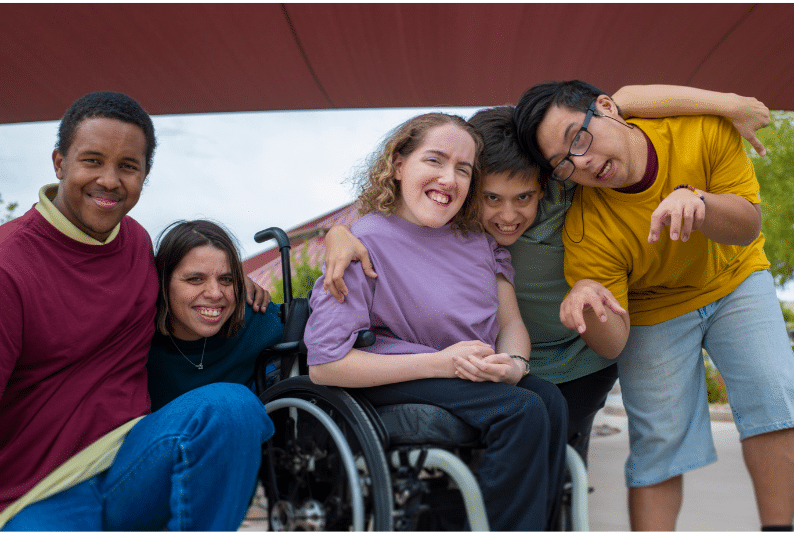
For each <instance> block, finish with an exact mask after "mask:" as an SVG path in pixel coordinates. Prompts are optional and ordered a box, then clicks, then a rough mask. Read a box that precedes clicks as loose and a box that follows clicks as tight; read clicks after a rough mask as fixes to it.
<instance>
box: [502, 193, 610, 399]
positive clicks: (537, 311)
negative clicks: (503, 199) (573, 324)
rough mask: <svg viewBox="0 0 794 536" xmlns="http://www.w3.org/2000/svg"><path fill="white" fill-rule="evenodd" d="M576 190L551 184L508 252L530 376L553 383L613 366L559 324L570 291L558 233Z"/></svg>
mask: <svg viewBox="0 0 794 536" xmlns="http://www.w3.org/2000/svg"><path fill="white" fill-rule="evenodd" d="M575 187H576V185H575V184H574V183H572V182H570V181H566V182H565V183H564V185H563V183H560V182H559V181H554V180H550V181H549V183H548V185H547V186H546V192H545V194H544V195H543V198H541V200H540V202H539V203H538V215H537V216H536V218H535V221H534V222H533V223H532V225H531V226H530V227H529V229H527V230H526V231H525V232H524V234H523V235H521V237H520V238H519V239H518V240H517V241H516V242H515V243H514V244H513V245H512V246H509V247H508V248H507V249H508V250H509V251H510V254H511V256H512V262H513V268H515V271H516V276H515V289H516V296H517V297H518V307H519V309H520V310H521V317H522V318H523V319H524V324H526V326H527V331H529V338H530V340H531V341H532V352H531V354H530V361H531V363H532V364H531V369H532V373H533V374H534V375H535V376H538V377H540V378H543V379H545V380H548V381H550V382H552V383H564V382H568V381H571V380H575V379H577V378H581V377H582V376H587V375H588V374H592V373H593V372H596V371H599V370H601V369H604V368H606V367H608V366H610V365H612V364H613V363H614V361H613V360H609V359H606V358H603V357H601V356H599V355H598V354H596V353H595V352H594V351H593V350H591V349H590V347H589V346H587V345H586V344H585V342H584V341H583V340H582V338H581V337H580V336H579V334H578V333H577V332H576V331H574V330H570V329H568V328H566V327H565V326H563V325H562V323H561V322H560V304H561V303H562V300H563V299H564V298H565V296H566V294H568V291H569V290H570V287H569V286H568V283H567V282H566V281H565V272H564V269H563V255H564V249H563V245H562V233H564V232H565V230H564V224H565V212H566V210H567V207H568V206H569V204H570V203H571V200H572V199H573V193H574V190H575Z"/></svg>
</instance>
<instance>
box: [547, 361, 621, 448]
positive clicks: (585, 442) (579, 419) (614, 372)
mask: <svg viewBox="0 0 794 536" xmlns="http://www.w3.org/2000/svg"><path fill="white" fill-rule="evenodd" d="M617 379H618V365H617V363H615V364H614V365H610V366H608V367H607V368H605V369H601V370H599V371H596V372H593V373H592V374H588V375H587V376H583V377H581V378H577V379H575V380H571V381H569V382H565V383H560V384H557V387H559V388H560V392H562V395H563V396H564V397H565V400H566V401H567V402H568V441H569V442H571V446H572V447H573V448H575V449H576V451H577V452H578V453H579V455H580V456H581V457H582V459H583V460H584V462H585V464H586V463H587V452H588V450H589V448H590V432H591V431H592V429H593V419H594V418H595V415H596V413H598V410H600V409H601V408H603V407H604V404H606V401H607V395H608V394H609V391H610V390H612V386H613V385H615V381H617Z"/></svg>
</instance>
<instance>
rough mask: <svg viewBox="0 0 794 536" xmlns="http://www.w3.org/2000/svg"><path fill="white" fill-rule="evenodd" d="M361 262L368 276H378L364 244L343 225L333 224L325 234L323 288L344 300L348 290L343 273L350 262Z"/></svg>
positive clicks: (340, 300) (338, 298)
mask: <svg viewBox="0 0 794 536" xmlns="http://www.w3.org/2000/svg"><path fill="white" fill-rule="evenodd" d="M356 261H359V262H361V268H362V269H363V270H364V273H365V274H366V275H367V276H369V277H378V274H376V273H375V270H374V269H373V267H372V262H371V261H370V260H369V253H368V252H367V248H365V247H364V244H362V243H361V241H360V240H359V239H358V238H356V237H355V236H354V235H353V233H351V232H350V229H349V228H348V227H347V226H345V225H334V226H333V227H331V229H330V230H329V231H328V233H327V234H326V235H325V279H324V280H323V289H325V292H326V293H328V292H330V293H331V295H332V296H333V297H334V298H336V299H337V300H339V303H342V302H344V301H345V296H347V293H348V290H347V285H345V280H344V277H343V276H344V274H345V270H346V269H347V267H348V266H350V263H351V262H356Z"/></svg>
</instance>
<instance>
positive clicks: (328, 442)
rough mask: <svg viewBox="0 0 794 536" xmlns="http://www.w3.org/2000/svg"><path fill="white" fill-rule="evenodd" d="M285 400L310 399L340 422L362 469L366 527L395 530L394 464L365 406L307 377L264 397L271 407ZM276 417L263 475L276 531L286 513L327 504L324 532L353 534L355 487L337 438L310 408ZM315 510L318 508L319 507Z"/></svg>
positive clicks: (279, 412)
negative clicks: (393, 526)
mask: <svg viewBox="0 0 794 536" xmlns="http://www.w3.org/2000/svg"><path fill="white" fill-rule="evenodd" d="M281 398H299V399H302V400H306V401H308V402H310V403H312V404H313V405H315V406H316V407H317V408H319V409H321V410H322V411H323V412H325V413H326V414H327V415H328V416H329V417H330V418H331V419H332V420H333V421H334V423H335V424H336V425H337V426H338V427H339V429H340V430H341V431H342V433H343V435H344V437H345V439H346V440H347V443H348V445H349V447H350V449H351V451H352V452H353V455H354V457H355V459H356V462H357V463H356V465H357V467H358V468H359V478H360V481H361V488H362V491H363V499H364V509H365V528H366V529H369V530H376V531H390V530H392V511H393V505H392V488H391V477H390V473H389V465H388V463H387V461H386V456H385V455H384V452H383V447H382V445H381V438H379V436H378V434H377V433H376V431H375V429H374V428H373V426H372V423H371V422H370V420H369V419H368V418H367V415H366V413H365V411H364V410H363V409H362V408H361V406H360V404H359V403H358V402H357V401H356V400H355V399H354V397H352V396H351V395H350V394H349V393H347V392H346V391H345V390H343V389H337V388H328V387H323V386H317V385H314V384H312V383H311V382H310V381H309V380H308V378H306V377H305V376H302V377H296V378H290V379H288V380H284V381H281V382H279V383H278V384H276V385H274V386H273V387H271V388H270V389H268V390H267V391H265V392H264V393H263V394H262V395H261V396H260V400H262V402H263V403H265V404H267V403H268V402H271V401H273V400H277V399H281ZM296 412H297V419H296V420H297V422H295V419H293V418H292V417H290V413H292V414H293V416H294V415H296ZM270 416H271V419H272V420H273V423H274V425H275V427H276V432H275V434H274V436H273V438H272V439H271V440H270V441H269V442H268V448H267V450H266V452H265V456H264V458H263V463H262V471H261V477H262V483H263V485H264V488H265V495H266V497H267V499H268V509H269V511H270V515H269V520H268V521H269V524H270V526H271V530H276V529H278V528H279V519H278V517H279V515H281V514H283V513H284V511H285V510H290V509H291V508H292V509H301V508H303V510H302V511H305V510H306V506H305V505H307V504H309V505H316V504H320V505H322V511H323V512H324V515H323V517H324V518H325V523H324V524H323V525H322V530H333V531H347V530H350V529H351V528H352V526H353V522H352V507H351V500H350V495H349V494H350V489H351V484H350V482H349V480H348V476H347V473H346V472H345V470H344V466H343V463H342V460H341V457H340V454H339V452H338V449H337V447H336V443H334V441H333V440H332V438H331V434H330V433H329V432H328V430H327V429H326V428H325V426H324V425H323V424H322V423H321V422H320V421H318V420H317V419H316V418H315V417H314V416H313V415H311V414H310V413H308V412H307V411H305V410H300V409H293V410H292V412H291V411H290V410H289V409H277V410H275V411H273V412H272V413H271V414H270ZM362 462H363V463H362ZM279 501H281V502H280V503H279ZM277 503H278V504H280V506H279V508H278V511H277V512H276V513H275V514H274V512H273V508H274V505H276V504H277ZM285 503H288V504H285ZM315 510H318V509H317V508H316V507H315ZM290 511H292V510H290ZM274 522H275V526H274ZM282 526H283V524H282Z"/></svg>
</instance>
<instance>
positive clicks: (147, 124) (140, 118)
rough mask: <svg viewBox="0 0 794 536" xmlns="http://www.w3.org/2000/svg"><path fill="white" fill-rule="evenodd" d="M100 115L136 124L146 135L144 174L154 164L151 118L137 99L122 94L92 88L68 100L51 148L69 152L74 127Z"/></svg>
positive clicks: (63, 152) (75, 129)
mask: <svg viewBox="0 0 794 536" xmlns="http://www.w3.org/2000/svg"><path fill="white" fill-rule="evenodd" d="M96 117H104V118H107V119H118V120H119V121H123V122H125V123H130V124H133V125H136V126H138V127H140V129H141V130H143V134H144V136H145V137H146V169H145V172H146V174H148V173H149V171H150V170H151V169H152V164H153V163H154V149H155V146H156V145H157V140H156V139H155V137H154V124H152V118H151V117H149V114H148V113H146V110H144V109H143V108H142V107H141V105H140V104H138V102H137V101H136V100H135V99H133V98H132V97H129V96H127V95H125V94H123V93H115V92H113V91H95V92H93V93H89V94H87V95H83V96H82V97H80V98H79V99H77V100H76V101H74V102H73V103H72V105H71V106H70V107H69V109H68V110H66V113H65V114H64V116H63V118H62V119H61V124H60V126H59V127H58V141H57V142H56V144H55V148H56V149H57V150H58V151H59V152H60V153H61V154H63V155H66V153H67V152H68V151H69V148H70V147H71V145H72V142H73V141H74V135H75V132H76V131H77V127H78V126H80V123H81V122H82V121H83V120H84V119H93V118H96Z"/></svg>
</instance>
